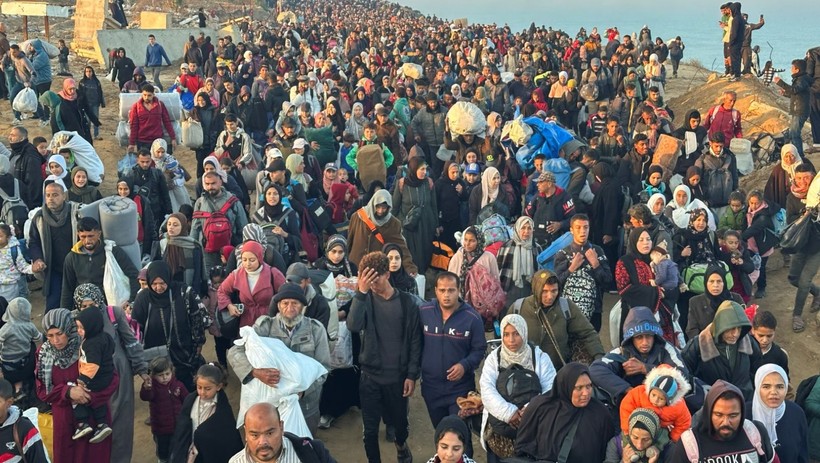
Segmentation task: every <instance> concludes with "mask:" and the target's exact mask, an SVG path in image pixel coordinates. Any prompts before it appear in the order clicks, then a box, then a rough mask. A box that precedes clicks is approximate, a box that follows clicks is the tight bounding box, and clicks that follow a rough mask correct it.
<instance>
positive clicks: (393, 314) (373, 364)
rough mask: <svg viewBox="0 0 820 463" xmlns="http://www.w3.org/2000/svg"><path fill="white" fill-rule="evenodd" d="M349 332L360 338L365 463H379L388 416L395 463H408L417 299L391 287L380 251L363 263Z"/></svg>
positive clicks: (416, 367)
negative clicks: (382, 427)
mask: <svg viewBox="0 0 820 463" xmlns="http://www.w3.org/2000/svg"><path fill="white" fill-rule="evenodd" d="M347 327H348V328H349V329H350V331H351V332H353V333H359V336H360V337H361V348H360V350H359V364H360V366H361V369H362V376H361V380H360V381H359V394H360V396H361V407H362V422H363V424H364V450H365V454H366V455H367V461H368V462H369V463H379V462H381V457H380V453H379V424H380V423H381V419H382V416H384V418H385V422H386V423H390V424H392V425H393V426H395V428H396V450H397V461H398V462H399V463H410V462H412V461H413V457H412V455H411V454H410V447H409V446H408V445H407V436H408V422H407V407H408V400H409V397H410V396H411V395H412V394H413V391H414V390H415V387H416V380H417V379H419V376H420V370H421V344H422V335H421V322H420V321H419V308H418V302H417V299H416V298H415V297H414V296H412V295H410V294H409V293H405V292H402V291H399V290H397V289H395V288H393V286H391V285H390V264H389V262H388V260H387V255H385V254H384V253H383V252H381V251H376V252H371V253H369V254H365V256H364V257H362V260H361V261H360V263H359V282H358V290H357V291H356V296H355V297H354V298H353V302H352V304H351V306H350V314H349V315H348V317H347ZM482 334H483V333H482Z"/></svg>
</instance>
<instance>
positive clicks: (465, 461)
mask: <svg viewBox="0 0 820 463" xmlns="http://www.w3.org/2000/svg"><path fill="white" fill-rule="evenodd" d="M470 439H472V435H471V434H470V430H469V429H467V424H466V423H464V420H462V419H461V418H459V417H458V416H456V415H450V416H446V417H444V418H443V419H442V420H441V421H440V422H439V423H438V426H436V436H435V443H436V454H435V455H433V456H432V457H431V458H430V459H429V460H427V463H476V462H475V460H473V459H472V458H470V457H469V456H467V455H466V454H465V453H464V452H465V449H466V448H467V445H468V441H469V440H470Z"/></svg>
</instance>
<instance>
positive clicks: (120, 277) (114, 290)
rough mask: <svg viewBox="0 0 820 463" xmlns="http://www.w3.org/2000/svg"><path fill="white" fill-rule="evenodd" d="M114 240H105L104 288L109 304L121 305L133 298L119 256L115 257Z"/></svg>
mask: <svg viewBox="0 0 820 463" xmlns="http://www.w3.org/2000/svg"><path fill="white" fill-rule="evenodd" d="M115 244H116V243H114V241H112V240H105V271H104V273H103V290H104V291H105V299H106V301H108V304H109V305H116V306H120V305H122V303H123V302H127V301H128V300H129V299H131V285H130V284H129V283H128V277H127V276H126V275H125V273H123V271H122V269H121V268H120V264H118V263H117V258H116V257H114V252H113V249H114V246H115Z"/></svg>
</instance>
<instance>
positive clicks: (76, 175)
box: [68, 166, 102, 204]
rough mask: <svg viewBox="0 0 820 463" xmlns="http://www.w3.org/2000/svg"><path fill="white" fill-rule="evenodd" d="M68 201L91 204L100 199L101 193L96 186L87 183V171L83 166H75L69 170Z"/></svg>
mask: <svg viewBox="0 0 820 463" xmlns="http://www.w3.org/2000/svg"><path fill="white" fill-rule="evenodd" d="M68 199H69V201H74V202H75V203H80V204H91V203H93V202H94V201H96V200H98V199H102V194H100V191H99V190H98V189H97V187H95V186H92V185H89V183H88V171H87V170H85V167H80V166H77V167H75V168H74V169H72V170H71V186H70V187H69V189H68Z"/></svg>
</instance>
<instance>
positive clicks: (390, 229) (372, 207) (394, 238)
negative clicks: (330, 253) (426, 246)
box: [347, 190, 418, 277]
mask: <svg viewBox="0 0 820 463" xmlns="http://www.w3.org/2000/svg"><path fill="white" fill-rule="evenodd" d="M392 204H393V198H392V197H391V196H390V193H389V192H388V191H387V190H378V191H377V192H375V193H374V194H373V197H372V198H371V199H370V202H368V203H367V206H364V207H363V208H361V209H359V210H358V211H357V212H356V213H355V214H353V215H352V216H351V217H350V226H349V228H348V231H347V242H348V243H350V247H349V249H350V251H349V253H348V258H349V259H350V261H351V262H359V261H360V260H361V259H362V257H363V256H364V255H365V254H367V253H370V252H375V251H381V249H382V247H383V246H384V245H385V244H387V243H395V244H397V245H399V247H401V249H402V255H403V256H405V257H404V258H403V259H402V266H403V267H404V269H405V270H406V271H407V273H409V274H410V276H412V277H415V276H416V274H417V273H418V268H417V267H416V264H414V263H413V259H412V257H411V255H410V249H409V248H408V247H407V242H406V241H405V240H404V236H403V235H402V224H401V221H400V220H399V219H397V218H395V217H393V215H392V214H391V213H390V209H391V207H392Z"/></svg>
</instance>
